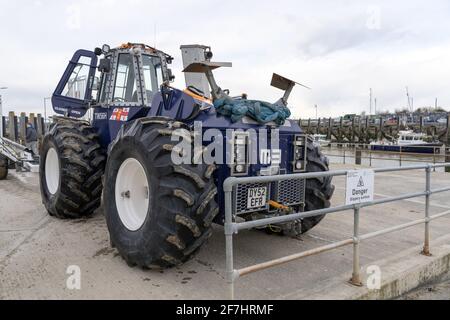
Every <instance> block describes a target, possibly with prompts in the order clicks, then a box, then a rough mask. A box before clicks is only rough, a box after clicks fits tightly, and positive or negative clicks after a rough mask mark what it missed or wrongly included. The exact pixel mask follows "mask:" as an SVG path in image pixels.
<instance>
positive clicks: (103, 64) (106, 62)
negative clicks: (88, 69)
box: [98, 58, 111, 73]
mask: <svg viewBox="0 0 450 320" xmlns="http://www.w3.org/2000/svg"><path fill="white" fill-rule="evenodd" d="M98 71H99V72H104V73H109V72H110V71H111V60H110V59H106V58H105V59H100V63H99V65H98Z"/></svg>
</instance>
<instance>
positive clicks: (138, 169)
mask: <svg viewBox="0 0 450 320" xmlns="http://www.w3.org/2000/svg"><path fill="white" fill-rule="evenodd" d="M176 129H184V130H183V131H181V133H180V131H177V133H178V134H181V135H182V136H184V138H186V139H191V140H190V141H193V138H192V135H191V133H190V132H189V131H188V130H187V129H186V128H185V127H184V125H183V124H182V123H180V122H176V121H172V120H169V119H167V118H161V117H152V118H142V119H138V120H136V121H134V122H132V123H129V124H125V125H124V126H123V127H122V129H121V130H120V131H119V134H118V136H117V138H116V139H115V141H114V142H113V143H112V145H111V147H110V149H109V156H108V162H107V165H106V174H105V190H104V204H105V215H106V222H107V225H108V230H109V233H110V237H111V244H112V245H113V246H114V247H116V248H117V250H118V251H119V253H120V255H121V256H122V257H123V258H124V259H125V261H126V262H127V263H128V265H129V266H136V265H137V266H139V267H141V268H151V269H161V268H170V267H173V266H177V265H180V264H182V263H184V262H186V261H187V260H189V259H190V258H191V257H192V256H193V254H194V253H195V252H196V251H197V250H198V249H199V248H200V247H201V246H202V245H203V244H204V243H205V241H206V240H207V239H208V238H209V237H210V236H211V233H212V230H211V224H212V222H213V220H214V218H215V217H216V215H217V214H218V212H219V209H218V206H217V204H216V202H215V200H214V198H215V195H216V194H217V188H216V186H215V184H214V179H213V177H212V173H213V172H214V169H215V167H214V166H211V165H210V166H208V165H206V164H178V165H176V164H174V163H173V161H172V157H171V155H172V152H180V151H179V150H177V148H178V147H177V146H176V145H177V144H178V143H177V142H174V141H171V137H172V135H173V134H174V132H175V130H176ZM177 133H175V134H177Z"/></svg>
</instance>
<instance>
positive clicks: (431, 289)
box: [399, 273, 450, 300]
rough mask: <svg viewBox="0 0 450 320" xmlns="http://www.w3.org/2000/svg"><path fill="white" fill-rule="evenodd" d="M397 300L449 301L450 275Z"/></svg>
mask: <svg viewBox="0 0 450 320" xmlns="http://www.w3.org/2000/svg"><path fill="white" fill-rule="evenodd" d="M399 300H450V273H448V274H446V275H444V276H443V277H441V278H439V279H437V280H436V281H433V282H431V283H429V284H427V285H424V286H421V287H420V288H417V289H416V290H413V291H411V292H409V293H407V294H405V295H403V296H402V297H400V298H399Z"/></svg>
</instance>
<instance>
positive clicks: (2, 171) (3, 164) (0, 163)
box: [0, 155, 8, 180]
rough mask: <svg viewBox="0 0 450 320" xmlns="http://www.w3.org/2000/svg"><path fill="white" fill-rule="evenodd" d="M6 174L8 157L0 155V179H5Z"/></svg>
mask: <svg viewBox="0 0 450 320" xmlns="http://www.w3.org/2000/svg"><path fill="white" fill-rule="evenodd" d="M7 176H8V159H7V158H6V157H5V156H2V155H0V180H4V179H6V177H7Z"/></svg>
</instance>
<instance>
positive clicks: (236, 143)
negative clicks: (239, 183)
mask: <svg viewBox="0 0 450 320" xmlns="http://www.w3.org/2000/svg"><path fill="white" fill-rule="evenodd" d="M232 144H233V149H232V150H233V161H232V165H231V171H232V172H231V174H232V175H235V176H236V175H246V174H247V173H248V163H249V161H248V158H249V136H248V133H246V132H235V133H234V135H233V140H232Z"/></svg>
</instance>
